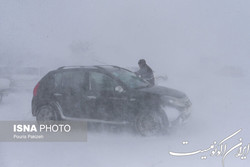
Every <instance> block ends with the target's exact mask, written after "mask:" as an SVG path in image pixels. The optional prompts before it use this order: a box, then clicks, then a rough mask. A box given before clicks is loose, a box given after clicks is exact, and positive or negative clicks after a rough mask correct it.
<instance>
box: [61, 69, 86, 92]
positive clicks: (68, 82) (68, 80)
mask: <svg viewBox="0 0 250 167" xmlns="http://www.w3.org/2000/svg"><path fill="white" fill-rule="evenodd" d="M59 81H60V76H58V78H57V80H56V82H59ZM62 87H63V89H66V90H67V89H71V90H73V91H76V92H79V91H82V90H86V89H87V83H86V80H85V72H84V71H64V72H63V78H62Z"/></svg>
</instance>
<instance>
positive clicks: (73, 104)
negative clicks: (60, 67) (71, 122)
mask: <svg viewBox="0 0 250 167" xmlns="http://www.w3.org/2000/svg"><path fill="white" fill-rule="evenodd" d="M87 85H88V84H87V80H86V76H85V71H83V70H65V71H62V72H60V73H57V74H55V93H54V96H55V97H56V99H57V101H58V102H59V103H60V105H61V107H62V109H63V114H64V116H66V117H72V118H84V117H85V116H86V112H85V110H84V109H85V108H84V107H82V104H84V102H83V101H84V98H83V95H84V92H85V91H86V90H87Z"/></svg>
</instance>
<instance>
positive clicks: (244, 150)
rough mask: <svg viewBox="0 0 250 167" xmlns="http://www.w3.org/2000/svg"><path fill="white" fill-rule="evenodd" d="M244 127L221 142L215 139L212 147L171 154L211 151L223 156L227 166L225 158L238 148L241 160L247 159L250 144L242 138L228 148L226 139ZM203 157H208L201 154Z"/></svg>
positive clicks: (223, 164) (223, 161)
mask: <svg viewBox="0 0 250 167" xmlns="http://www.w3.org/2000/svg"><path fill="white" fill-rule="evenodd" d="M241 130H242V129H239V130H238V131H236V132H235V133H233V134H232V135H230V136H228V137H226V138H225V139H223V140H222V141H220V142H216V141H214V142H213V144H211V145H210V147H208V148H206V149H199V150H196V151H192V152H182V153H180V152H179V153H178V152H169V154H170V155H172V156H191V155H195V154H199V153H205V152H210V156H221V157H222V166H223V167H224V166H225V159H226V157H227V156H228V155H229V154H230V153H232V152H233V151H234V150H237V152H236V154H235V157H236V158H240V159H241V160H245V159H247V154H248V153H249V150H250V144H247V145H244V146H243V142H242V138H240V139H239V143H238V144H236V145H234V146H232V147H230V148H228V145H227V144H226V141H228V140H229V139H231V138H232V137H234V136H236V135H237V134H238V133H240V132H241ZM183 144H188V142H187V141H185V142H183ZM201 159H203V160H204V159H207V156H201Z"/></svg>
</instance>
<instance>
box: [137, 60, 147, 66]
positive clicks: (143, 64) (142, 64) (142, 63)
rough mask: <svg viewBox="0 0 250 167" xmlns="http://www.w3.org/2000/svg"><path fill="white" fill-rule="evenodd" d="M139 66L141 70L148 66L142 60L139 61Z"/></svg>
mask: <svg viewBox="0 0 250 167" xmlns="http://www.w3.org/2000/svg"><path fill="white" fill-rule="evenodd" d="M138 65H139V67H140V68H142V67H144V66H145V65H146V60H144V59H140V60H139V61H138Z"/></svg>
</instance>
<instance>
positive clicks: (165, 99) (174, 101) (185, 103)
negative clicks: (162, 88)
mask: <svg viewBox="0 0 250 167" xmlns="http://www.w3.org/2000/svg"><path fill="white" fill-rule="evenodd" d="M161 100H162V103H163V104H164V105H170V106H176V107H182V108H183V107H189V106H191V102H190V100H189V99H188V98H187V97H184V98H180V99H179V98H175V97H170V96H162V98H161Z"/></svg>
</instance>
